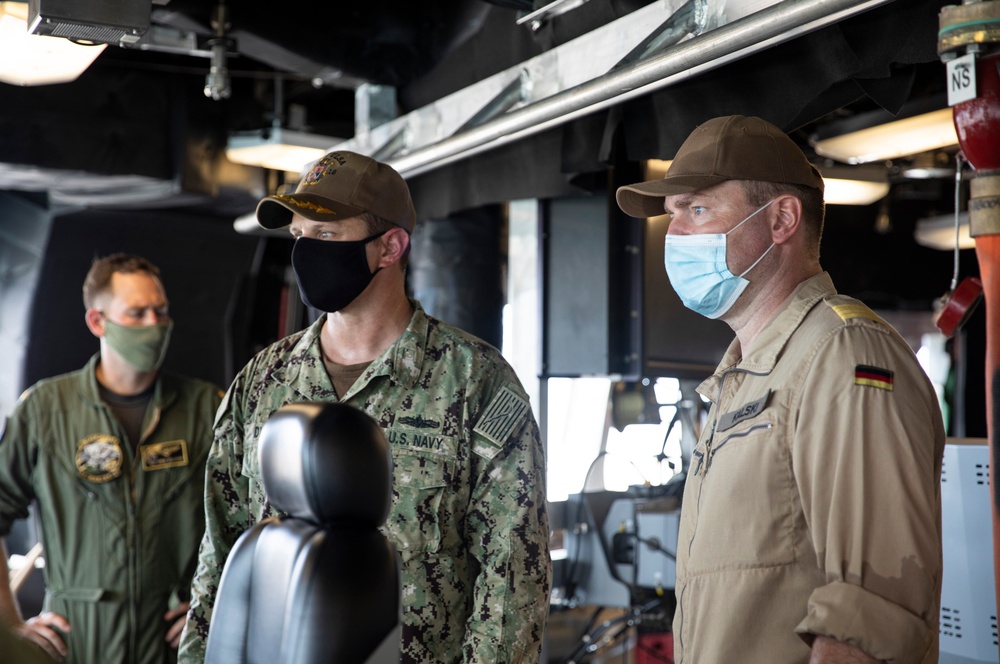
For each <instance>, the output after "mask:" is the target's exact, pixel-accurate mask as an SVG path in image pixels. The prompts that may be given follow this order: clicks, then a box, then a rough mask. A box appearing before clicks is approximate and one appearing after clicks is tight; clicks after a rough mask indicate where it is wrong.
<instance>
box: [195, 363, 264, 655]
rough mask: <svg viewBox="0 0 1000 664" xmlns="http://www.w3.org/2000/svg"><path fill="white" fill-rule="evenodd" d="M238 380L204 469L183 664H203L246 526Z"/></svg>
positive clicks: (227, 398) (223, 408)
mask: <svg viewBox="0 0 1000 664" xmlns="http://www.w3.org/2000/svg"><path fill="white" fill-rule="evenodd" d="M240 392H241V381H240V378H237V380H236V382H234V383H233V385H232V387H230V389H229V391H228V392H227V393H226V395H225V397H224V398H223V400H222V404H221V405H220V406H219V411H218V413H217V415H216V419H215V440H214V442H213V443H212V450H211V452H209V455H208V460H207V462H206V468H205V534H204V536H203V537H202V540H201V546H200V548H199V550H198V566H197V569H196V570H195V574H194V579H193V580H192V582H191V608H190V610H189V611H188V619H187V624H186V625H185V627H184V632H183V634H182V635H181V643H180V648H179V652H178V663H179V664H201V662H203V661H204V660H205V644H206V642H207V640H208V627H209V623H210V622H211V620H212V609H213V607H214V606H215V595H216V592H217V591H218V589H219V579H220V578H221V577H222V568H223V567H224V566H225V564H226V558H228V556H229V551H230V549H232V547H233V544H234V543H235V542H236V540H237V539H238V538H239V536H240V535H241V534H242V533H243V531H244V530H246V528H247V524H248V520H249V517H248V513H247V509H248V508H247V505H248V481H247V478H246V477H244V476H243V474H242V472H243V413H242V412H241V409H240V407H239V404H240V401H241V400H240Z"/></svg>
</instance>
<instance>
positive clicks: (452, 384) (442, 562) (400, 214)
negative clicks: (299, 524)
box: [180, 152, 551, 664]
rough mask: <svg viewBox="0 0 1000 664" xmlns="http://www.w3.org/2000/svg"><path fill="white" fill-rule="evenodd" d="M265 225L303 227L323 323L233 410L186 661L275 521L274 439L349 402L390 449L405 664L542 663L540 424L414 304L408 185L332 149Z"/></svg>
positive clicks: (219, 424) (298, 263)
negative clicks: (248, 543) (287, 411)
mask: <svg viewBox="0 0 1000 664" xmlns="http://www.w3.org/2000/svg"><path fill="white" fill-rule="evenodd" d="M257 219H258V221H259V222H260V224H261V225H262V226H264V227H266V228H279V227H283V226H290V228H289V230H290V231H291V233H292V235H293V236H294V237H295V239H296V241H295V245H294V248H293V250H292V266H293V268H294V270H295V272H296V276H297V278H298V281H299V288H300V290H301V293H302V295H303V299H304V300H305V301H306V303H307V304H309V305H311V306H313V307H314V308H316V309H318V310H320V311H324V312H327V313H326V314H325V315H324V316H321V317H320V318H319V320H317V321H316V323H314V324H313V325H312V326H310V327H309V328H307V329H306V330H304V331H302V332H300V333H298V334H294V335H292V336H290V337H287V338H285V339H282V340H280V341H278V342H277V343H275V344H273V345H272V346H270V347H269V348H267V349H265V350H264V351H262V352H261V353H260V354H258V355H257V356H256V357H255V358H254V359H253V360H252V361H251V362H250V363H249V364H248V365H247V366H246V367H245V368H244V369H243V370H242V371H241V372H240V374H239V375H238V376H237V378H236V380H235V381H234V382H233V385H232V386H231V387H230V389H229V392H228V393H227V394H226V396H225V398H224V401H223V406H222V408H221V409H220V411H219V416H218V418H217V421H216V441H215V445H214V447H213V450H212V454H211V455H210V459H209V462H208V478H207V484H206V506H205V507H206V519H207V524H206V532H205V537H204V540H203V541H202V545H201V551H200V560H199V565H198V571H197V573H196V575H195V580H194V584H193V588H192V602H191V612H190V614H189V622H188V627H187V628H186V629H185V632H184V635H183V636H182V643H181V655H180V659H181V661H182V662H186V663H188V664H193V663H195V662H200V661H202V660H203V658H204V652H205V642H206V638H207V635H208V629H209V623H210V620H211V618H212V607H213V604H214V599H215V595H216V592H217V590H218V585H219V578H220V575H221V571H222V567H223V565H224V563H225V560H226V557H227V555H228V553H229V551H230V549H231V547H232V545H233V544H234V542H235V541H236V539H237V538H238V537H239V536H240V534H241V533H242V532H244V531H245V530H246V529H247V528H248V527H250V526H252V525H253V524H255V523H257V522H259V521H260V520H261V519H264V518H266V517H269V516H272V515H274V510H273V509H272V508H271V507H270V505H269V503H268V500H267V496H266V495H265V493H264V489H263V486H262V483H261V469H260V467H259V460H258V454H257V446H258V437H259V435H260V431H261V427H262V426H263V425H264V423H265V422H266V421H267V419H268V417H270V415H271V414H272V413H274V412H275V411H276V410H278V409H279V408H280V407H281V406H283V405H285V404H288V403H291V402H296V401H337V400H339V401H343V402H344V403H348V404H351V405H354V406H357V407H358V408H361V409H362V410H364V411H365V412H367V413H368V414H369V415H371V416H372V417H374V418H375V420H376V421H378V422H379V423H380V425H381V426H382V427H383V429H384V430H385V431H386V436H387V438H388V440H389V442H390V444H391V448H392V454H393V462H394V468H395V470H394V486H393V500H392V509H391V512H390V514H389V518H388V520H387V523H386V526H385V528H386V532H387V534H388V536H389V537H390V538H391V540H392V541H393V543H394V544H395V546H396V548H397V550H398V551H399V554H400V558H401V564H402V589H401V590H402V613H403V636H402V644H401V647H402V653H403V654H402V661H404V662H426V663H434V664H440V663H444V662H497V663H504V662H535V661H537V660H538V657H539V652H540V649H541V642H542V635H543V631H544V626H545V621H546V616H547V613H548V593H549V586H550V576H551V567H550V561H549V549H548V534H549V532H548V520H547V516H546V511H545V490H544V476H545V475H544V459H543V453H542V449H541V446H540V443H539V438H538V427H537V425H536V423H535V421H534V418H533V417H532V414H531V411H530V408H529V406H528V401H527V396H526V395H525V392H524V390H523V388H522V387H521V385H520V383H519V382H518V380H517V377H516V376H515V374H514V372H513V370H512V369H511V368H510V366H509V365H508V364H507V363H506V362H505V361H504V360H503V358H502V357H501V355H500V354H499V353H498V352H497V351H496V349H494V348H492V347H491V346H489V345H488V344H486V343H485V342H483V341H480V340H478V339H476V338H475V337H472V336H471V335H468V334H466V333H464V332H462V331H461V330H458V329H456V328H454V327H451V326H448V325H446V324H444V323H442V322H441V321H438V320H436V319H434V318H431V317H430V316H428V315H426V314H425V313H424V311H423V310H422V309H421V307H420V305H419V303H417V302H416V301H414V300H410V299H408V298H407V297H406V295H405V290H404V271H403V270H404V267H405V259H406V255H407V253H408V250H409V233H410V232H411V231H412V230H413V226H414V223H415V219H416V215H415V212H414V210H413V204H412V202H411V200H410V194H409V190H408V188H407V186H406V183H405V182H404V181H403V179H402V178H401V177H400V176H399V174H398V173H396V172H395V171H394V170H392V169H391V168H390V167H389V166H387V165H385V164H381V163H379V162H376V161H374V160H372V159H369V158H367V157H364V156H361V155H358V154H354V153H351V152H333V153H330V154H328V155H326V156H324V157H323V158H322V159H320V160H319V162H317V164H316V166H315V167H314V168H313V169H312V170H311V171H310V172H309V173H307V174H306V175H305V177H304V178H303V179H302V181H301V182H300V184H299V186H298V187H297V189H296V191H295V193H294V194H290V195H279V196H271V197H268V198H266V199H264V200H263V201H261V203H260V205H259V206H258V208H257Z"/></svg>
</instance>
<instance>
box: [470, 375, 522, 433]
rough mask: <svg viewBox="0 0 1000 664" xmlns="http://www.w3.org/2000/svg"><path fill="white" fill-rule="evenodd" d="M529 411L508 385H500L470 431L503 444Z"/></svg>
mask: <svg viewBox="0 0 1000 664" xmlns="http://www.w3.org/2000/svg"><path fill="white" fill-rule="evenodd" d="M529 411H530V408H529V407H528V402H527V401H525V400H524V399H522V398H521V397H519V396H517V395H516V394H515V393H514V391H513V390H511V389H510V388H509V387H502V388H501V389H500V391H499V392H497V393H496V396H494V397H493V400H492V401H490V403H489V405H488V406H486V410H484V411H483V413H482V415H481V416H480V417H479V421H478V422H477V423H476V426H475V427H473V429H472V431H473V432H474V433H478V434H479V435H481V436H485V437H486V438H488V439H490V440H491V441H493V442H494V443H496V444H497V445H499V446H503V444H504V443H505V442H506V441H507V439H508V438H509V437H510V435H511V434H512V433H514V430H515V429H516V428H517V426H518V425H519V424H521V422H522V421H523V420H524V416H525V415H526V414H527V413H528V412H529Z"/></svg>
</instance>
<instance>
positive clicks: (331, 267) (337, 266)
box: [292, 231, 385, 313]
mask: <svg viewBox="0 0 1000 664" xmlns="http://www.w3.org/2000/svg"><path fill="white" fill-rule="evenodd" d="M384 233H385V231H383V232H382V233H376V234H375V235H369V236H368V237H366V238H365V239H363V240H355V241H350V242H344V241H327V240H313V239H311V238H307V237H300V238H299V239H297V240H295V244H294V245H293V246H292V269H293V270H295V278H296V279H298V282H299V293H301V294H302V301H303V302H305V303H306V304H308V305H309V306H310V307H313V308H314V309H319V310H320V311H325V312H327V313H333V312H335V311H340V310H341V309H343V308H344V307H346V306H347V305H349V304H350V303H351V302H353V301H354V300H355V298H357V297H358V295H361V292H362V291H363V290H364V289H366V288H368V284H370V283H371V282H372V279H373V278H374V277H375V272H378V269H377V270H375V272H372V271H371V270H370V269H369V268H368V254H367V253H366V252H365V247H366V246H367V245H368V243H369V242H371V241H372V240H375V239H377V238H379V237H381V236H382V235H383V234H384ZM379 269H381V268H379Z"/></svg>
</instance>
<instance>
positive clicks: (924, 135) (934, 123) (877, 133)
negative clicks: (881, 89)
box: [812, 108, 958, 164]
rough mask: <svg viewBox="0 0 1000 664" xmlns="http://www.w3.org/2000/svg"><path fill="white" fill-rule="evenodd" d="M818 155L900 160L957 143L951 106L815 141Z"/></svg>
mask: <svg viewBox="0 0 1000 664" xmlns="http://www.w3.org/2000/svg"><path fill="white" fill-rule="evenodd" d="M812 145H813V149H815V150H816V154H818V155H820V156H822V157H827V158H829V159H836V160H837V161H842V162H845V163H848V164H863V163H867V162H872V161H881V160H886V159H896V158H898V157H905V156H907V155H913V154H918V153H921V152H927V151H928V150H937V149H940V148H945V147H951V146H957V145H958V135H957V134H956V133H955V124H954V122H953V121H952V115H951V109H950V108H942V109H940V110H937V111H931V112H930V113H923V114H921V115H915V116H913V117H908V118H903V119H902V120H894V121H892V122H887V123H885V124H880V125H876V126H874V127H867V128H864V129H858V130H857V131H852V132H850V133H846V134H841V135H839V136H831V137H829V138H821V139H818V140H815V141H813V142H812Z"/></svg>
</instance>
